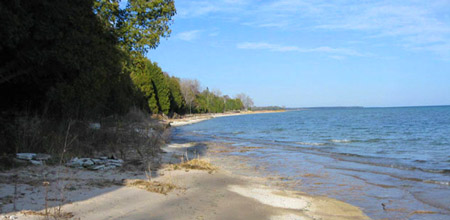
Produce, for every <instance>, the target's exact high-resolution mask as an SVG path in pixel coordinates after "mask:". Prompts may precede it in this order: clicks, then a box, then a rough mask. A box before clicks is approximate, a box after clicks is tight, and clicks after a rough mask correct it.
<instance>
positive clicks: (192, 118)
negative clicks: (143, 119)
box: [165, 110, 285, 127]
mask: <svg viewBox="0 0 450 220" xmlns="http://www.w3.org/2000/svg"><path fill="white" fill-rule="evenodd" d="M280 112H285V110H261V111H241V112H237V113H236V112H229V113H211V114H193V115H186V116H183V117H182V118H179V119H167V120H165V123H168V124H170V125H171V126H172V127H178V126H183V125H189V124H195V123H198V122H202V121H205V120H209V119H212V118H219V117H228V116H237V115H249V114H267V113H280Z"/></svg>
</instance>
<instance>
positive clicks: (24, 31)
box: [0, 0, 246, 122]
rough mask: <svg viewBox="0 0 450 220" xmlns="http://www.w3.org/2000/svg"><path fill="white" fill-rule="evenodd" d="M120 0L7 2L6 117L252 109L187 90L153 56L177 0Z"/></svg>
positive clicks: (1, 29) (2, 27)
mask: <svg viewBox="0 0 450 220" xmlns="http://www.w3.org/2000/svg"><path fill="white" fill-rule="evenodd" d="M119 2H120V1H119V0H73V1H61V0H33V1H21V0H12V1H2V2H0V20H1V21H2V22H0V55H1V57H2V62H1V64H0V92H1V94H2V101H1V102H0V107H1V114H2V115H1V119H2V122H4V120H8V119H10V118H13V117H15V116H14V115H17V114H22V113H24V112H26V113H27V114H38V115H41V116H44V117H48V118H55V119H64V118H71V119H80V120H83V119H86V120H90V119H97V118H101V117H105V116H108V115H115V114H119V115H120V114H124V113H126V112H127V111H128V110H129V109H130V107H132V106H137V107H139V108H140V109H142V110H144V111H148V112H151V113H153V114H165V115H169V116H171V115H173V114H175V113H176V114H185V113H191V112H192V113H205V112H223V111H230V110H239V109H243V108H246V107H245V103H244V102H243V101H242V100H240V99H239V98H235V99H232V98H229V97H228V96H221V95H220V94H215V93H213V92H210V91H209V90H208V89H206V90H204V91H201V92H200V91H199V87H196V88H192V89H191V90H190V91H189V92H186V91H183V88H185V87H183V80H180V79H178V78H176V77H173V76H169V75H168V74H167V73H164V72H163V70H162V69H161V68H160V67H159V66H158V65H157V64H156V63H154V62H151V61H150V60H149V59H148V58H146V57H145V54H146V52H147V51H148V50H150V49H153V48H156V47H157V46H158V44H159V42H160V38H164V37H169V35H170V32H171V30H170V29H169V25H170V24H171V22H172V18H173V16H174V15H175V13H176V10H175V5H174V1H173V0H152V1H134V0H129V1H127V4H126V6H119ZM185 81H189V80H185Z"/></svg>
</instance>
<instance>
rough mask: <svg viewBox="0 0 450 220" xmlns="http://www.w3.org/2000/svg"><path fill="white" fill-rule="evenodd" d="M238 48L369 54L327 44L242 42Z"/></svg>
mask: <svg viewBox="0 0 450 220" xmlns="http://www.w3.org/2000/svg"><path fill="white" fill-rule="evenodd" d="M236 46H237V48H239V49H249V50H269V51H276V52H299V53H326V54H334V55H335V56H334V57H338V56H339V57H340V58H343V56H370V54H363V53H360V52H358V51H355V50H353V49H349V48H332V47H327V46H322V47H315V48H301V47H297V46H284V45H279V44H270V43H265V42H256V43H255V42H244V43H239V44H237V45H236Z"/></svg>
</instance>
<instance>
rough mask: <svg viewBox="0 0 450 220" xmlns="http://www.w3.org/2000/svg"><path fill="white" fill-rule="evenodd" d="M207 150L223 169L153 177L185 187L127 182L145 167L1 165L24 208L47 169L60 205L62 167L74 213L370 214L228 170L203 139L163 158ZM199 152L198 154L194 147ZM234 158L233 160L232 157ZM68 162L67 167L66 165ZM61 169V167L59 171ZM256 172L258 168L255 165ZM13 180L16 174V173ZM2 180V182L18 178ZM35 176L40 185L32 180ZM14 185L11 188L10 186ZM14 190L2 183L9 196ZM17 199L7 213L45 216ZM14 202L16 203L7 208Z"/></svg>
mask: <svg viewBox="0 0 450 220" xmlns="http://www.w3.org/2000/svg"><path fill="white" fill-rule="evenodd" d="M205 149H208V150H206V152H204V155H210V156H211V158H210V160H211V163H213V164H215V165H218V166H219V167H220V168H219V170H218V171H216V172H212V173H211V172H207V171H200V170H183V169H182V170H171V169H168V168H163V169H160V170H158V171H157V172H155V173H154V177H153V178H152V181H159V182H164V183H171V184H174V185H176V186H177V187H178V188H177V189H175V190H174V191H172V192H169V193H168V194H167V195H164V194H160V193H154V192H148V191H145V190H142V189H138V188H134V187H128V186H123V185H121V183H122V182H123V179H146V177H145V175H144V174H143V173H141V172H131V171H120V170H109V171H86V170H77V169H72V168H62V167H28V168H22V169H19V170H12V171H9V172H6V173H2V178H3V179H5V178H6V179H8V178H11V177H12V176H13V175H14V174H17V175H18V176H19V178H17V179H18V180H19V182H20V183H18V185H19V187H18V191H19V195H20V196H19V197H20V198H18V199H17V201H16V206H17V208H18V209H21V210H27V209H32V210H42V209H43V208H44V207H45V206H44V202H43V201H45V187H44V186H42V184H40V183H39V182H40V181H41V180H42V179H40V177H39V173H47V178H48V180H49V181H50V182H51V184H50V187H51V188H52V189H53V188H54V190H50V191H51V192H50V193H49V194H50V195H49V198H51V199H52V201H53V202H51V204H50V205H49V206H50V207H55V206H56V204H57V203H58V202H57V201H56V200H57V198H59V196H58V195H60V191H58V190H57V189H58V187H57V184H56V181H55V180H54V179H52V178H50V177H52V176H54V175H56V174H57V173H59V174H60V175H63V177H64V178H63V179H64V185H66V186H70V187H66V190H65V191H64V198H65V203H66V204H65V205H63V206H62V207H61V210H62V212H64V213H70V214H71V215H73V216H72V217H71V218H75V219H369V218H368V217H367V216H366V215H365V214H364V213H363V212H362V211H361V210H360V209H359V208H357V207H355V206H352V205H350V204H347V203H344V202H341V201H338V200H335V199H331V198H327V197H322V196H311V195H308V194H307V193H305V192H299V191H287V190H283V189H282V187H274V186H273V185H270V184H269V183H273V179H272V180H271V179H269V178H261V177H256V176H252V175H237V174H236V173H233V172H231V171H230V170H227V169H228V168H232V167H227V166H226V165H225V164H226V163H224V162H223V160H226V157H224V158H222V159H221V160H222V161H219V160H215V159H214V158H215V157H214V154H216V155H217V154H220V152H219V151H218V149H219V148H216V146H213V145H208V146H206V147H205V146H202V145H197V144H185V145H169V146H167V147H166V148H164V150H165V151H166V152H167V153H164V154H163V155H164V156H163V159H164V160H166V161H167V160H171V158H174V157H179V156H181V155H186V154H188V157H191V158H193V157H194V156H195V154H197V152H199V151H202V150H205ZM194 152H195V154H194ZM228 162H229V163H233V161H232V160H230V161H228ZM60 169H62V170H63V171H64V172H59V171H61V170H60ZM58 170H59V171H58ZM248 172H249V173H251V169H248ZM9 180H10V181H11V179H9ZM10 181H3V182H2V183H1V189H6V188H8V187H9V188H8V189H9V192H11V190H12V188H14V185H13V184H12V182H10ZM33 184H34V185H33ZM11 187H12V188H11ZM7 191H8V190H2V191H1V196H2V197H5V196H6V194H7ZM11 206H12V204H8V205H3V207H2V211H3V212H8V213H6V214H4V216H5V217H9V216H17V217H18V218H19V219H40V218H42V216H36V215H26V213H24V212H10V210H11V208H12V207H11ZM8 210H9V211H8Z"/></svg>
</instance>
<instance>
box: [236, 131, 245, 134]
mask: <svg viewBox="0 0 450 220" xmlns="http://www.w3.org/2000/svg"><path fill="white" fill-rule="evenodd" d="M233 134H245V132H243V131H235V132H233Z"/></svg>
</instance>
